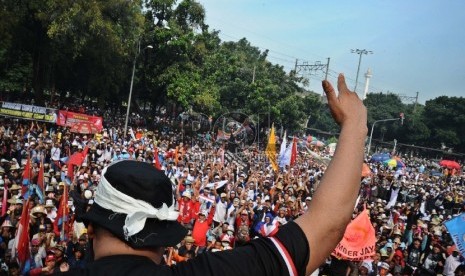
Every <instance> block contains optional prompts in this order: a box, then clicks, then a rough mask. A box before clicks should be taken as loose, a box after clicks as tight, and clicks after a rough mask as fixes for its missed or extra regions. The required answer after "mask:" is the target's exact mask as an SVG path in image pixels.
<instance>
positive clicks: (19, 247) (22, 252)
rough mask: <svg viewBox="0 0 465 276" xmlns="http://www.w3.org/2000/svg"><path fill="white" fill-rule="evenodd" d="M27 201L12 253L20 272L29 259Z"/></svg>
mask: <svg viewBox="0 0 465 276" xmlns="http://www.w3.org/2000/svg"><path fill="white" fill-rule="evenodd" d="M28 207H29V199H28V200H27V201H26V204H24V205H23V212H22V213H21V219H20V220H19V225H18V230H17V231H16V237H15V242H14V245H13V249H12V252H15V253H14V254H16V256H17V258H18V262H19V264H20V266H21V270H22V268H23V266H24V264H25V263H26V261H27V260H28V259H29V258H30V257H31V256H30V255H31V253H30V251H29V215H30V214H29V208H28Z"/></svg>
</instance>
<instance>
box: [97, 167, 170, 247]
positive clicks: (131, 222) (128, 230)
mask: <svg viewBox="0 0 465 276" xmlns="http://www.w3.org/2000/svg"><path fill="white" fill-rule="evenodd" d="M107 168H108V167H107ZM107 168H104V169H103V171H102V177H101V178H100V183H99V185H98V186H97V191H96V193H95V199H94V202H95V203H97V204H98V205H100V206H101V207H103V208H105V209H109V210H112V211H114V212H115V213H122V214H126V215H127V216H126V221H125V222H124V226H123V231H124V235H125V238H126V240H128V238H129V237H131V236H133V235H135V234H137V233H139V232H140V231H141V230H142V229H144V226H145V221H146V219H147V218H156V219H158V220H170V221H175V220H177V218H178V215H179V212H176V211H174V200H173V204H172V205H171V206H170V207H168V206H167V205H166V203H163V205H162V207H161V208H159V209H156V208H155V207H153V206H152V205H151V204H150V203H147V202H145V201H143V200H139V199H135V198H132V197H130V196H128V195H126V194H124V193H122V192H120V191H118V190H117V189H115V188H114V187H113V186H111V184H110V183H109V182H108V180H107V179H106V178H105V173H106V171H107Z"/></svg>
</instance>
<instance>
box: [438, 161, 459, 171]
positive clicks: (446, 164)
mask: <svg viewBox="0 0 465 276" xmlns="http://www.w3.org/2000/svg"><path fill="white" fill-rule="evenodd" d="M439 165H441V166H442V167H446V168H449V169H456V170H460V167H461V166H460V164H459V163H457V162H455V161H452V160H441V162H439Z"/></svg>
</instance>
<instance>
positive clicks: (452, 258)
mask: <svg viewBox="0 0 465 276" xmlns="http://www.w3.org/2000/svg"><path fill="white" fill-rule="evenodd" d="M453 250H454V251H452V254H450V255H449V257H447V259H446V261H445V263H444V270H443V272H442V273H443V274H444V276H454V275H455V269H456V268H457V267H458V266H459V265H460V256H459V252H458V250H457V247H455V246H454V249H453Z"/></svg>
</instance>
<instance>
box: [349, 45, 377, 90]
mask: <svg viewBox="0 0 465 276" xmlns="http://www.w3.org/2000/svg"><path fill="white" fill-rule="evenodd" d="M351 52H352V53H355V54H357V55H359V58H358V67H357V77H356V78H355V87H354V92H355V93H357V84H358V74H359V73H360V64H361V63H362V55H368V54H373V51H368V50H365V49H362V50H360V49H355V50H354V49H352V50H351Z"/></svg>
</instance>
